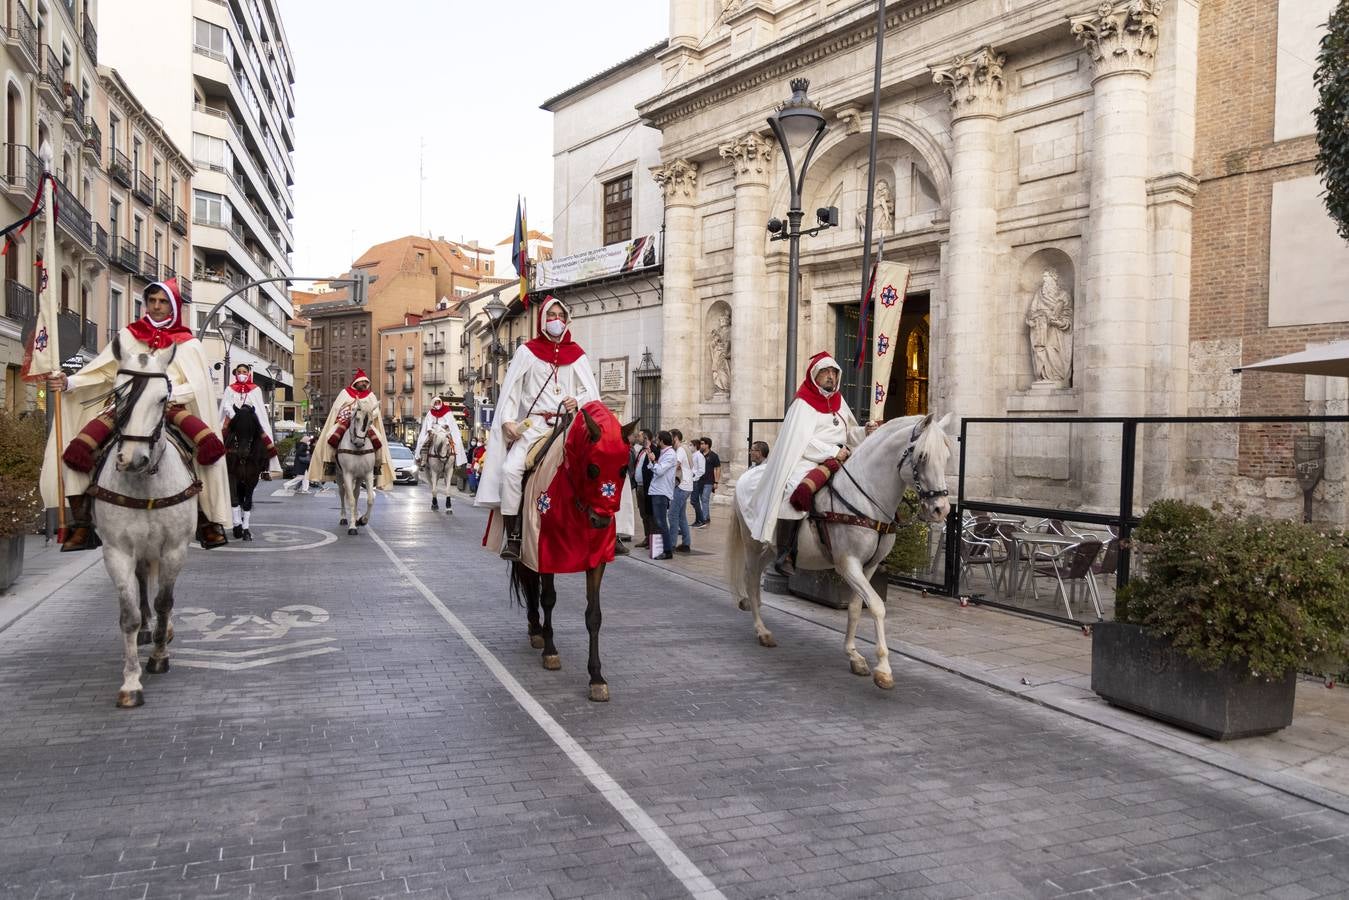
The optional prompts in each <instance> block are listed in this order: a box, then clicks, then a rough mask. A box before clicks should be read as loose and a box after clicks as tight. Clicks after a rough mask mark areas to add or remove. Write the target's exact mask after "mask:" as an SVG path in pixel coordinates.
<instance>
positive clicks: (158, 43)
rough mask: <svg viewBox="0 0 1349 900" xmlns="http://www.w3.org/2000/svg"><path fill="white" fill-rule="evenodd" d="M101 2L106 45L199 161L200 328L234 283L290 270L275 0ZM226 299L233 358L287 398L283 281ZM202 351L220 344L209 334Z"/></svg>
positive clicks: (286, 64)
mask: <svg viewBox="0 0 1349 900" xmlns="http://www.w3.org/2000/svg"><path fill="white" fill-rule="evenodd" d="M102 11H103V13H104V19H103V22H104V33H103V41H104V45H105V55H106V56H107V57H108V59H109V60H110V61H111V62H112V63H113V64H114V65H115V66H117V68H118V70H119V71H120V72H121V73H122V75H123V76H124V77H125V78H126V80H127V81H128V82H129V83H130V84H132V85H134V86H135V89H136V91H137V94H138V95H139V96H140V97H141V99H142V100H144V101H145V102H146V104H147V105H148V106H149V107H150V108H152V109H154V110H155V114H156V115H157V116H158V117H159V118H160V119H161V120H162V122H163V127H164V130H165V131H166V132H167V134H168V135H169V137H170V138H172V140H173V141H174V142H175V143H177V144H178V145H179V146H180V147H183V148H186V149H187V152H188V153H189V154H190V159H191V161H192V164H193V165H194V166H195V168H196V173H195V175H194V176H193V178H192V182H191V187H190V190H191V193H190V205H189V216H190V218H191V221H192V224H193V233H192V250H191V266H190V267H189V268H190V272H191V281H192V283H193V291H194V294H195V296H194V298H193V299H194V303H193V307H194V309H193V316H194V319H193V323H192V324H193V326H194V327H200V326H201V325H202V324H203V323H204V322H205V319H206V317H207V316H208V315H209V313H210V310H211V309H212V307H214V306H215V304H216V303H217V302H218V301H220V300H222V299H224V297H225V296H226V295H227V294H229V293H230V292H232V291H234V290H236V289H237V288H239V287H241V286H242V285H244V284H246V283H248V282H251V281H258V280H262V279H268V278H284V277H288V276H289V275H291V274H292V270H291V263H290V255H291V252H292V251H293V249H294V245H295V237H294V233H293V231H292V221H293V219H294V216H295V205H294V198H293V196H292V189H293V187H294V184H295V164H294V161H293V159H292V157H291V154H292V152H293V151H294V149H295V131H294V126H293V123H292V120H293V119H294V116H295V97H294V93H293V85H294V82H295V75H294V66H293V63H292V61H291V55H290V47H289V43H288V41H287V38H286V32H285V29H284V27H283V25H282V22H281V15H280V10H279V8H278V4H277V3H276V2H275V0H103V10H102ZM146 48H154V52H152V53H150V52H146ZM183 265H184V266H185V267H187V260H186V258H185V259H184V261H183ZM226 310H227V312H226V313H225V317H226V318H228V319H231V320H232V321H233V322H234V323H235V324H236V325H237V326H238V330H239V337H238V339H237V340H236V343H235V345H234V347H233V348H232V350H231V358H232V359H236V360H243V361H246V362H249V363H251V364H252V365H253V367H254V378H255V379H256V380H257V382H258V384H259V385H262V386H263V387H264V388H267V389H273V388H279V389H280V394H279V395H278V396H277V397H276V402H277V403H278V405H281V404H286V403H293V402H294V401H295V400H296V399H297V398H296V397H295V380H294V376H293V374H292V366H293V360H292V354H293V350H294V344H293V341H292V339H291V337H290V335H289V332H288V323H289V321H290V319H291V317H292V315H293V311H292V307H291V302H290V296H289V293H288V292H287V290H286V286H285V284H283V283H274V284H266V285H262V286H261V287H253V288H249V289H247V290H246V291H244V292H243V293H241V294H240V295H239V296H237V297H235V298H233V299H231V300H230V301H229V302H228V304H227V306H226ZM211 334H213V335H216V334H218V332H214V331H213V332H211ZM213 340H218V339H215V338H213ZM207 352H208V353H214V354H216V355H221V356H223V347H221V346H220V345H219V343H216V345H215V347H214V348H213V347H212V346H211V341H208V346H207ZM273 363H275V364H276V365H279V366H280V367H281V369H282V375H281V376H280V379H279V384H273V383H272V381H271V379H270V378H269V376H268V374H267V366H268V365H269V364H273ZM222 375H223V373H222Z"/></svg>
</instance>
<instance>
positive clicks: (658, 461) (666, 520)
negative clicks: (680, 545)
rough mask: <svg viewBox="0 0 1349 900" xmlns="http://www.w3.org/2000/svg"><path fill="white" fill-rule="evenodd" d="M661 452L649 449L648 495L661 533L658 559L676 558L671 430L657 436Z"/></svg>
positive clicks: (672, 439) (652, 514)
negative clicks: (672, 519)
mask: <svg viewBox="0 0 1349 900" xmlns="http://www.w3.org/2000/svg"><path fill="white" fill-rule="evenodd" d="M656 441H657V443H658V444H659V445H660V447H659V450H660V452H659V453H657V452H656V448H652V449H650V450H648V451H647V459H648V460H650V461H651V463H652V466H651V480H650V482H649V483H648V484H647V486H646V493H647V496H648V497H650V498H651V517H652V518H653V519H655V520H656V525H657V527H658V528H660V533H661V541H662V543H661V554H660V556H657V557H656V559H674V553H673V552H672V551H673V550H674V529H673V528H671V527H670V504H671V502H672V501H673V500H674V493H675V466H676V465H677V464H678V460H677V459H676V458H675V451H674V437H673V436H671V434H670V432H668V431H662V432H661V433H660V434H658V435H657V436H656Z"/></svg>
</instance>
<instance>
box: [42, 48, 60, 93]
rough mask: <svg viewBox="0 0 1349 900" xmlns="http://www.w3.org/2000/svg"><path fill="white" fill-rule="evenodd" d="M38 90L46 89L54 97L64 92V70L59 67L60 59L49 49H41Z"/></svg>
mask: <svg viewBox="0 0 1349 900" xmlns="http://www.w3.org/2000/svg"><path fill="white" fill-rule="evenodd" d="M39 75H40V77H39V80H38V87H39V88H44V87H45V88H47V89H48V90H50V91H51V92H52V93H54V94H55V95H56V96H58V97H59V96H61V94H62V92H63V91H64V90H65V83H66V70H65V68H64V67H63V66H62V65H61V57H59V56H57V55H56V51H55V50H53V49H52V48H51V47H43V48H42V66H41V68H40V70H39Z"/></svg>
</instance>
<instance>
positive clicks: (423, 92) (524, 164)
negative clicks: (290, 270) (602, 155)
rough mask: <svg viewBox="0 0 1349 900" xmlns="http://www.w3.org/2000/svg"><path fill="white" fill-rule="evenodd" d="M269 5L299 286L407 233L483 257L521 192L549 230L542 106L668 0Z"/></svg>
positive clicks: (639, 45) (637, 32) (652, 24)
mask: <svg viewBox="0 0 1349 900" xmlns="http://www.w3.org/2000/svg"><path fill="white" fill-rule="evenodd" d="M279 7H280V10H281V15H282V24H283V27H284V28H285V30H286V35H287V38H288V39H289V41H290V47H291V51H292V58H293V59H294V63H295V132H296V148H295V188H294V191H295V204H296V218H295V241H296V246H295V254H294V266H295V268H294V271H295V274H296V275H329V274H339V273H341V272H345V271H347V269H348V268H349V267H350V264H351V262H352V260H353V259H354V258H355V257H357V256H359V255H360V254H361V253H362V252H364V251H365V250H366V249H367V248H368V247H370V246H371V245H372V244H376V243H379V242H381V241H385V240H390V239H392V238H396V237H401V236H403V235H407V234H416V233H421V234H428V233H429V234H430V235H431V236H432V237H439V236H441V235H443V236H444V237H445V238H447V239H449V240H460V239H463V240H473V239H475V238H476V239H477V240H478V241H480V242H481V243H483V244H485V245H488V246H491V245H493V244H495V243H496V242H497V241H499V240H501V239H502V238H504V237H507V236H508V235H510V234H511V230H512V228H513V227H514V224H515V200H516V195H517V194H522V195H524V196H525V198H526V199H527V201H528V208H529V225H530V227H531V228H537V229H540V230H543V231H547V232H549V233H551V232H552V219H553V210H552V196H553V162H552V152H553V131H552V115H551V114H550V113H547V112H544V111H543V110H541V109H539V104H540V103H542V102H543V101H544V100H547V99H548V98H549V97H552V96H554V95H555V94H558V93H561V92H562V91H564V90H566V89H567V88H569V87H572V86H573V85H575V84H578V83H580V82H581V81H584V80H585V79H587V78H589V77H590V76H591V75H594V74H596V73H597V72H600V71H602V70H604V69H607V68H609V67H610V66H612V65H613V64H615V63H617V62H620V61H621V60H623V59H626V58H627V57H629V56H632V55H633V54H635V53H637V52H638V51H640V50H643V49H645V48H646V47H649V46H651V45H652V44H654V43H656V42H657V41H659V40H661V39H663V38H664V37H666V35H667V34H668V30H669V27H668V23H669V12H668V5H667V2H666V0H636V2H626V3H624V2H619V0H495V2H487V3H482V2H473V3H469V2H465V0H379V2H376V3H372V4H347V3H334V2H333V0H279ZM419 155H420V157H421V159H422V173H423V175H424V178H419V176H418V159H419ZM419 182H420V183H419ZM419 188H420V191H419Z"/></svg>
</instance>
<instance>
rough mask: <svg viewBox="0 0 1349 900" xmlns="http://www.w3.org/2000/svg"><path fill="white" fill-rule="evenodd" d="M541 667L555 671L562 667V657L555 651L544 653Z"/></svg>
mask: <svg viewBox="0 0 1349 900" xmlns="http://www.w3.org/2000/svg"><path fill="white" fill-rule="evenodd" d="M543 667H544V668H545V669H547V670H548V671H549V672H556V671H557V670H558V669H560V668H562V657H560V656H558V655H557V654H556V653H553V654H551V655H550V654H545V655H544V657H543Z"/></svg>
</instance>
